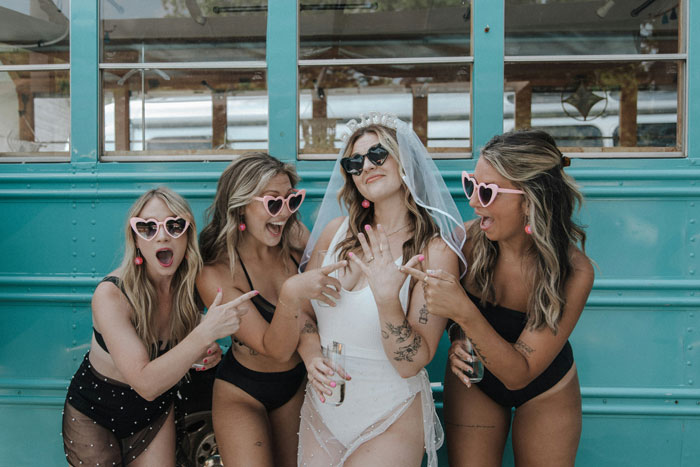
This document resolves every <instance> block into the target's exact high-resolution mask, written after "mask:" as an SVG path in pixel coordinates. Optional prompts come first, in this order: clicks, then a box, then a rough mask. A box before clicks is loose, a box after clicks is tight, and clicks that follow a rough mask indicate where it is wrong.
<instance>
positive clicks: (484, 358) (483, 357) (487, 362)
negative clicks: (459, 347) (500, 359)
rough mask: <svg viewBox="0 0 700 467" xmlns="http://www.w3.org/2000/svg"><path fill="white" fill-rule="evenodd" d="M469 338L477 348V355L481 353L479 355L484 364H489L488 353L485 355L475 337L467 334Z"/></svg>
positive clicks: (475, 348)
mask: <svg viewBox="0 0 700 467" xmlns="http://www.w3.org/2000/svg"><path fill="white" fill-rule="evenodd" d="M467 339H469V340H470V341H471V343H472V347H474V350H476V353H477V355H479V357H481V361H482V362H483V364H484V365H488V364H489V359H488V358H486V355H484V353H483V352H482V351H481V348H480V347H479V345H478V344H477V343H476V342H474V339H473V338H471V337H469V336H467Z"/></svg>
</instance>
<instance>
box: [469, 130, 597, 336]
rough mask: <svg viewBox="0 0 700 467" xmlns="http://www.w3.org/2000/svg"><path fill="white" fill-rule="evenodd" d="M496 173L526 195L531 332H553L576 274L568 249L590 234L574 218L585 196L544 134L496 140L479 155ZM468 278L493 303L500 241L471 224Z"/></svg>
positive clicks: (532, 132) (519, 133) (520, 133)
mask: <svg viewBox="0 0 700 467" xmlns="http://www.w3.org/2000/svg"><path fill="white" fill-rule="evenodd" d="M480 157H482V158H483V159H484V160H486V162H488V163H489V164H490V165H491V166H492V167H493V168H494V169H496V171H497V172H498V173H499V174H500V175H501V176H503V177H504V178H506V179H507V180H509V181H511V182H512V183H513V185H514V186H515V187H516V188H517V189H520V190H523V191H524V192H525V194H524V197H525V200H526V203H527V204H526V205H527V206H528V213H527V216H526V218H525V219H523V227H524V226H525V224H530V226H531V227H532V240H533V244H532V248H531V250H530V251H529V254H530V255H531V256H532V257H533V258H534V260H535V268H534V270H533V271H531V273H530V281H531V284H530V285H531V288H530V293H529V297H528V306H527V319H528V327H529V328H530V329H540V328H542V327H544V326H548V327H549V328H550V329H551V330H552V331H553V332H554V333H556V332H557V330H558V325H559V320H560V319H561V314H562V311H563V309H564V305H565V304H566V299H565V296H564V287H565V285H566V281H567V279H568V278H569V276H570V275H571V273H572V270H573V266H572V264H571V257H570V248H571V247H572V246H575V245H577V244H579V243H580V244H581V248H582V249H583V251H585V243H586V234H585V232H584V231H583V228H582V227H581V226H579V225H578V224H576V223H575V222H574V221H573V220H572V215H573V213H574V210H575V209H576V208H578V209H580V207H581V205H582V203H583V196H582V195H581V192H580V191H579V189H578V187H577V186H576V183H575V181H574V179H573V178H572V177H570V176H569V175H568V174H566V173H565V172H564V163H565V160H566V159H564V157H563V156H562V153H561V152H560V151H559V149H558V148H557V145H556V143H555V141H554V139H553V138H552V137H551V136H550V135H549V134H548V133H546V132H544V131H541V130H521V131H512V132H509V133H505V134H503V135H498V136H494V137H493V138H492V139H491V141H489V142H488V143H487V144H486V146H484V148H483V149H482V150H481V156H480ZM467 238H469V239H470V241H471V247H470V251H469V256H471V258H468V260H469V259H470V266H469V271H468V280H469V282H470V283H472V284H474V285H475V286H476V287H477V289H479V291H480V296H481V301H482V303H484V302H486V301H491V302H493V301H494V298H495V293H494V289H493V272H494V269H495V266H496V259H497V258H498V252H499V250H498V243H497V242H492V241H491V240H489V239H488V238H487V237H486V234H485V233H484V232H483V231H481V229H480V228H479V224H478V223H477V222H474V223H472V225H471V227H470V229H469V231H468V232H467Z"/></svg>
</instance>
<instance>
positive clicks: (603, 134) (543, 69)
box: [504, 62, 680, 151]
mask: <svg viewBox="0 0 700 467" xmlns="http://www.w3.org/2000/svg"><path fill="white" fill-rule="evenodd" d="M678 68H679V65H678V63H676V62H641V63H640V62H631V63H611V62H603V63H600V62H599V63H540V64H538V66H537V67H533V66H532V64H508V65H506V67H505V74H506V102H505V107H504V117H505V120H504V130H506V131H507V130H510V129H513V128H528V127H533V128H543V129H546V130H548V131H550V132H551V133H552V135H553V136H554V137H555V139H556V140H557V142H558V144H559V145H560V146H563V147H567V148H572V147H577V146H580V147H601V148H609V147H630V148H632V147H633V148H644V147H649V148H652V147H653V148H660V149H661V150H664V151H666V150H669V151H673V150H680V143H679V141H680V138H678V137H677V135H676V128H677V121H678V118H679V114H678V92H677V88H678ZM594 129H595V130H594Z"/></svg>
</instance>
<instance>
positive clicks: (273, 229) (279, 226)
mask: <svg viewBox="0 0 700 467" xmlns="http://www.w3.org/2000/svg"><path fill="white" fill-rule="evenodd" d="M286 223H287V221H284V222H268V223H267V225H266V226H265V228H266V229H267V231H268V232H269V233H270V235H272V236H273V237H279V236H280V235H282V230H283V229H284V224H286Z"/></svg>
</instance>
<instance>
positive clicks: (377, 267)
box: [348, 224, 422, 303]
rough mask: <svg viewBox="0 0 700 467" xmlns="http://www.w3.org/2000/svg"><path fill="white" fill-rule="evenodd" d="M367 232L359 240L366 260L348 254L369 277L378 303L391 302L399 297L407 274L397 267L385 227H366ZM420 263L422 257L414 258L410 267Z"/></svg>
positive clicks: (359, 236)
mask: <svg viewBox="0 0 700 467" xmlns="http://www.w3.org/2000/svg"><path fill="white" fill-rule="evenodd" d="M365 232H366V233H364V234H362V233H360V234H358V236H357V238H358V240H359V241H360V245H361V246H362V253H363V256H364V258H366V259H365V260H364V261H363V260H362V259H360V258H359V257H358V255H355V254H353V253H352V252H351V253H348V256H349V257H350V261H351V263H352V264H353V265H354V266H357V267H359V268H360V270H361V271H362V273H363V274H364V275H365V276H367V282H368V283H369V286H370V288H371V289H372V294H373V295H374V298H375V300H376V301H377V303H383V302H389V301H391V300H394V299H396V297H397V296H398V291H399V290H400V289H401V286H402V285H403V283H404V282H405V280H406V273H405V272H402V271H400V270H399V268H397V267H396V263H395V258H393V257H392V255H391V248H389V238H388V237H387V235H386V232H385V231H384V227H382V225H381V224H377V228H376V229H373V228H372V226H370V225H365ZM419 261H422V255H421V257H420V259H419V258H418V257H416V258H412V259H411V261H409V263H410V266H416V265H417V264H418V262H419ZM407 264H408V263H407Z"/></svg>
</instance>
